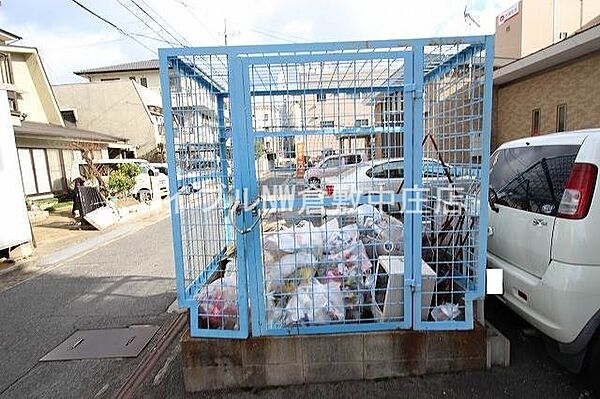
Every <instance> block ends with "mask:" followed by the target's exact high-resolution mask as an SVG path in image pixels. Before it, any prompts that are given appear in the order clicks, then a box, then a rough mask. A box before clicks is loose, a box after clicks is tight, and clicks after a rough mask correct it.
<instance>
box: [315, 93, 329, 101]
mask: <svg viewBox="0 0 600 399" xmlns="http://www.w3.org/2000/svg"><path fill="white" fill-rule="evenodd" d="M325 100H327V96H326V95H325V93H317V101H318V102H322V101H325Z"/></svg>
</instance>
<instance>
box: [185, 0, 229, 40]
mask: <svg viewBox="0 0 600 399" xmlns="http://www.w3.org/2000/svg"><path fill="white" fill-rule="evenodd" d="M174 1H176V2H177V3H179V4H181V5H182V6H183V7H185V8H186V9H187V10H188V11H189V13H190V14H191V16H192V17H193V18H194V19H195V20H196V21H197V22H198V24H200V26H201V27H202V29H204V30H205V31H206V33H208V34H209V35H210V36H211V37H212V38H213V39H214V40H215V41H219V39H218V38H217V36H216V35H215V34H214V33H213V32H211V31H210V30H209V29H208V27H207V26H206V25H204V22H202V20H201V19H200V18H199V17H198V16H197V15H196V13H195V12H194V10H193V8H192V7H190V6H189V5H188V4H187V3H186V2H185V1H184V0H174Z"/></svg>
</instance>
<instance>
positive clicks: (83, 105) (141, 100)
mask: <svg viewBox="0 0 600 399" xmlns="http://www.w3.org/2000/svg"><path fill="white" fill-rule="evenodd" d="M53 89H54V93H55V95H56V98H57V100H58V104H59V107H60V110H61V112H62V113H63V116H64V117H65V119H66V120H69V121H70V122H71V123H75V124H76V125H77V127H79V128H82V129H88V130H93V131H97V132H102V133H106V134H111V135H113V134H114V135H116V136H118V137H120V138H122V139H124V140H127V141H128V143H129V144H131V145H132V146H133V147H134V148H135V151H136V156H137V157H141V158H147V159H149V160H155V161H159V162H164V146H163V144H164V132H163V126H164V122H163V115H162V101H161V98H160V95H159V93H158V92H157V91H155V90H151V89H148V88H146V87H144V86H142V85H141V84H139V83H137V82H135V81H133V80H129V79H126V80H111V81H103V82H89V83H72V84H62V85H55V86H53Z"/></svg>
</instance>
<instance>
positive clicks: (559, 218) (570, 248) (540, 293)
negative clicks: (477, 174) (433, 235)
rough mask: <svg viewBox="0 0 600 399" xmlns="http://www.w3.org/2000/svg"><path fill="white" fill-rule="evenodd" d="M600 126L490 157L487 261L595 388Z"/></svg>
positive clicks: (516, 302)
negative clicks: (592, 378) (501, 271)
mask: <svg viewBox="0 0 600 399" xmlns="http://www.w3.org/2000/svg"><path fill="white" fill-rule="evenodd" d="M599 165H600V130H598V129H594V130H583V131H577V132H570V133H557V134H550V135H544V136H538V137H528V138H524V139H520V140H515V141H512V142H509V143H505V144H503V145H502V146H500V147H499V148H498V150H497V151H496V152H494V154H493V155H492V157H491V162H490V197H489V206H490V211H489V231H488V236H489V237H488V254H487V261H488V268H500V269H503V270H504V273H503V274H504V294H503V295H502V296H501V299H502V301H503V302H505V303H506V304H507V305H508V306H509V307H510V308H512V309H513V310H514V311H515V312H516V313H518V314H519V315H520V316H521V317H523V318H524V319H525V320H527V321H528V322H529V323H531V324H532V325H533V326H534V327H536V328H537V329H538V330H540V331H541V332H542V333H544V334H545V335H546V336H547V337H549V338H550V340H549V341H548V342H549V345H548V347H549V349H550V354H552V355H554V357H555V358H557V360H559V361H560V362H561V363H562V364H563V365H565V366H566V367H567V369H569V370H570V371H572V372H580V371H584V372H586V373H587V374H588V375H589V376H590V377H592V376H595V379H594V381H593V383H594V384H595V385H596V387H598V388H600V386H599V385H600V382H599V379H598V376H600V249H599V248H598V243H599V242H600V241H599V238H598V237H600V186H599V185H598V184H597V182H596V180H597V176H598V166H599Z"/></svg>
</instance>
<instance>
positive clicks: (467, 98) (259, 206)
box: [161, 37, 491, 337]
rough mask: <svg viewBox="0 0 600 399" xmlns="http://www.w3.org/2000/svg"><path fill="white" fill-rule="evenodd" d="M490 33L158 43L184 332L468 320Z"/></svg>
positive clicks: (474, 277)
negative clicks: (186, 311) (186, 314)
mask: <svg viewBox="0 0 600 399" xmlns="http://www.w3.org/2000/svg"><path fill="white" fill-rule="evenodd" d="M490 43H491V41H490V39H489V38H486V37H473V38H450V39H435V40H433V39H432V40H429V39H428V40H415V41H375V42H348V43H315V44H301V45H281V46H240V47H226V48H185V49H165V50H161V76H162V79H163V81H162V87H163V98H164V106H165V123H166V131H167V147H168V149H169V151H168V154H169V167H170V169H171V170H173V171H174V172H172V173H170V175H169V177H170V184H171V192H172V194H174V200H173V202H172V204H173V206H172V211H173V212H172V218H173V235H174V242H175V243H174V245H175V253H176V260H177V262H176V264H177V277H178V297H179V300H180V304H182V305H183V306H186V307H189V308H190V310H191V313H190V314H191V326H192V335H197V336H224V337H225V336H227V337H229V336H231V337H245V336H246V335H247V333H248V330H249V328H250V324H251V328H252V333H253V334H254V335H279V334H302V333H335V332H344V331H369V330H382V329H391V328H410V327H411V326H415V327H416V328H447V329H456V328H468V327H469V326H470V325H472V321H473V317H472V316H473V315H472V300H473V299H475V298H476V297H478V296H480V295H481V294H482V293H483V291H482V287H483V274H484V273H483V272H484V257H483V255H484V254H485V235H483V233H482V232H483V231H484V230H485V229H483V228H482V226H483V225H484V223H486V216H485V215H486V214H485V210H486V207H485V201H481V198H485V197H484V196H482V195H487V177H486V176H487V156H488V151H489V150H488V148H489V127H490V126H489V117H490V108H489V100H490V98H489V94H490V93H491V91H490V87H489V84H490V81H489V79H490V77H491V66H490V65H491V64H490V61H489V59H490V58H491V57H486V54H490V49H491V47H490V46H491V44H490ZM457 193H460V194H462V196H459V195H457ZM482 193H484V194H482ZM450 194H452V195H450ZM454 213H456V215H454ZM248 304H250V306H248ZM448 309H450V311H451V314H450V316H449V317H446V318H443V317H444V316H440V315H439V314H445V313H444V312H447V311H448ZM455 309H457V313H456V314H454V313H453V311H454V310H455ZM249 313H250V316H251V319H250V318H249V317H248V316H249ZM250 320H251V321H252V322H251V323H250Z"/></svg>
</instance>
